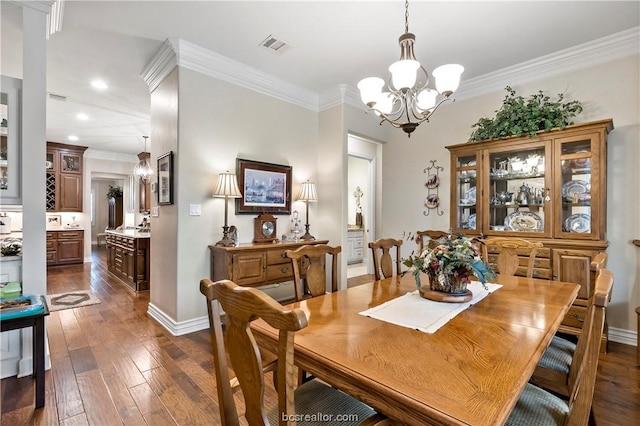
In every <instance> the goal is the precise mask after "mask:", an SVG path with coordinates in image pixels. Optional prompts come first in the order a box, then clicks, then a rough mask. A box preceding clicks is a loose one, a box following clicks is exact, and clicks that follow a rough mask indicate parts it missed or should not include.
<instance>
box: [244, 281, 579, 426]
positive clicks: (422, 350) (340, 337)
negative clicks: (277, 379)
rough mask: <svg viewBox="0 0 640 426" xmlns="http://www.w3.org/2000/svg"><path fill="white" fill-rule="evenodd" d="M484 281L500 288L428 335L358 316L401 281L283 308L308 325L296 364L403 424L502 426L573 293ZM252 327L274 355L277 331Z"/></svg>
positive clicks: (544, 285) (559, 285) (554, 285)
mask: <svg viewBox="0 0 640 426" xmlns="http://www.w3.org/2000/svg"><path fill="white" fill-rule="evenodd" d="M492 283H496V284H499V285H501V287H500V288H499V289H497V290H495V291H494V292H492V293H490V294H488V295H487V296H486V297H484V298H483V299H482V300H480V301H478V302H477V303H474V304H471V305H470V306H468V307H467V308H466V309H464V310H462V311H461V312H459V313H458V314H457V315H455V317H453V318H451V319H449V320H448V321H447V322H446V323H445V324H444V325H442V326H441V327H440V328H439V329H437V331H435V332H433V333H427V332H424V331H419V330H416V329H413V328H409V327H403V326H399V325H396V324H394V323H391V322H386V321H382V320H379V319H374V318H372V317H369V316H366V315H363V314H361V313H363V312H364V311H367V310H369V309H370V308H372V307H376V306H379V305H381V304H385V303H386V302H390V301H392V300H393V299H396V298H399V297H402V296H404V295H405V294H407V293H410V292H414V291H416V283H415V279H414V277H413V276H411V275H410V274H406V275H404V276H394V277H392V278H386V279H382V280H378V281H373V282H370V283H366V284H362V285H359V286H355V287H352V288H348V289H345V290H340V291H336V292H332V293H327V294H325V295H322V296H319V297H314V298H311V299H306V300H303V301H299V302H294V303H290V304H287V305H285V307H286V308H300V309H302V310H303V311H304V312H305V314H306V315H307V318H308V326H307V327H306V328H304V329H302V330H299V331H297V332H296V334H295V344H294V352H295V364H296V365H297V366H298V367H299V368H301V369H303V370H305V371H306V372H308V373H310V374H313V375H314V376H316V377H317V378H319V379H321V380H322V381H324V382H326V383H328V384H330V385H331V386H333V387H335V388H337V389H340V390H342V391H344V392H345V393H347V394H349V395H352V396H353V397H355V398H357V399H359V400H361V401H363V402H364V403H366V404H368V405H369V406H371V407H372V408H373V409H375V410H376V411H377V412H380V413H382V414H384V415H386V416H388V417H389V418H391V419H394V420H397V421H398V422H400V423H402V424H406V425H428V424H443V425H474V426H479V425H499V424H503V423H504V422H505V421H506V419H507V418H508V416H509V413H510V412H511V410H512V409H513V407H514V406H515V404H516V402H517V400H518V396H519V394H520V393H521V391H522V390H523V388H524V386H525V385H526V383H527V382H528V380H529V378H530V377H531V375H532V373H533V371H534V369H535V367H536V364H537V363H538V360H539V359H540V357H541V356H542V353H543V352H544V350H545V348H547V346H548V345H549V343H550V341H551V339H552V337H553V335H554V334H555V332H556V331H557V330H558V327H559V326H560V323H561V322H562V319H563V318H564V316H565V314H566V313H567V311H568V310H569V307H570V306H571V304H572V302H573V301H574V299H575V298H576V296H577V294H578V290H579V286H578V285H577V284H574V283H568V282H561V281H553V280H541V279H533V278H524V277H514V276H505V275H498V276H497V277H496V278H495V279H493V280H492ZM441 303H445V302H441ZM251 329H252V331H253V334H254V336H255V339H256V341H257V342H258V344H259V345H260V346H261V347H263V348H264V349H266V350H270V351H273V352H275V351H276V350H277V339H278V332H277V330H275V329H274V328H272V327H270V326H269V325H268V324H267V323H266V322H264V321H263V320H260V319H258V320H256V321H254V322H253V323H252V324H251Z"/></svg>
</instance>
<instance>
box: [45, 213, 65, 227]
mask: <svg viewBox="0 0 640 426" xmlns="http://www.w3.org/2000/svg"><path fill="white" fill-rule="evenodd" d="M61 226H62V216H60V215H57V214H56V215H47V228H60V227H61Z"/></svg>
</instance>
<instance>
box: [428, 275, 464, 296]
mask: <svg viewBox="0 0 640 426" xmlns="http://www.w3.org/2000/svg"><path fill="white" fill-rule="evenodd" d="M440 277H441V278H440V279H438V276H437V275H435V274H434V275H432V274H429V288H430V289H431V290H433V291H441V292H443V293H451V294H460V293H464V292H466V291H467V283H466V282H464V281H462V280H461V279H460V278H459V277H457V276H455V275H453V274H451V275H441V276H440Z"/></svg>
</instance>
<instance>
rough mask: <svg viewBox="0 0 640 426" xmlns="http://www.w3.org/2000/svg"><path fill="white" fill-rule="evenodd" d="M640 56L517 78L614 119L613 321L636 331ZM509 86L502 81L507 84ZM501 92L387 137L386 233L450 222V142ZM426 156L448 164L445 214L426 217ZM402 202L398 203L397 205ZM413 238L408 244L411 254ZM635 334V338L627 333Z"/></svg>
mask: <svg viewBox="0 0 640 426" xmlns="http://www.w3.org/2000/svg"><path fill="white" fill-rule="evenodd" d="M639 61H640V56H637V55H636V56H632V57H628V58H625V59H620V60H617V61H614V62H611V63H607V64H602V65H597V66H593V67H590V68H587V69H583V70H580V71H573V72H570V73H567V74H562V75H559V76H556V77H553V78H549V79H545V80H541V81H536V82H533V83H528V84H522V85H519V84H514V85H513V88H514V89H516V90H517V92H518V94H521V95H523V96H525V97H526V96H528V95H529V94H533V93H535V92H537V91H538V90H543V91H544V92H545V93H548V94H557V93H560V92H564V93H566V94H567V99H569V100H571V99H577V100H580V101H581V102H582V104H583V106H584V107H585V111H584V112H583V113H582V114H581V115H579V116H578V117H577V120H576V121H577V122H588V121H594V120H599V119H605V118H613V123H614V126H615V129H614V130H613V131H612V132H611V134H610V135H609V150H608V155H609V161H608V180H607V182H608V183H607V190H608V222H607V238H608V240H609V242H610V245H609V250H608V253H609V263H608V268H609V269H611V270H612V271H613V273H614V274H615V284H614V288H613V295H612V300H611V304H610V307H609V308H608V319H609V326H610V327H614V328H618V329H622V330H635V329H636V325H635V320H636V316H635V313H634V312H633V309H634V308H635V307H636V306H638V305H640V276H639V275H638V269H639V267H638V258H640V253H638V249H636V248H635V247H633V246H632V245H631V244H630V241H631V240H632V239H634V238H639V237H640V214H639V213H638V212H639V211H640V171H639V170H640V168H639V167H638V162H639V160H640V148H639V144H640V141H639V135H640V107H639V100H638V93H640V88H639V83H638V80H639V75H640V67H639ZM507 84H510V83H509V82H505V86H506V85H507ZM504 95H505V92H504V90H502V91H498V92H495V93H491V94H487V95H483V96H479V97H476V98H472V99H467V100H458V101H456V102H455V103H453V104H447V105H445V106H443V107H441V109H440V110H438V111H437V112H436V114H435V115H434V116H433V118H432V119H431V122H430V123H428V124H422V125H421V126H420V127H419V128H418V129H417V130H416V131H415V133H414V134H413V135H412V136H411V138H410V139H408V138H407V137H406V136H404V134H403V132H401V131H399V130H398V131H396V132H395V133H392V134H391V135H390V138H389V141H388V143H387V144H385V145H384V148H383V150H384V153H383V154H384V157H383V158H384V160H383V179H382V180H383V183H382V190H383V194H384V204H383V209H382V226H381V234H380V235H385V236H389V237H396V238H398V237H399V236H401V235H402V233H403V231H416V230H419V229H444V230H446V229H448V228H449V208H448V206H449V188H450V179H449V177H450V172H451V168H450V166H449V152H448V151H447V150H446V149H445V146H446V145H452V144H458V143H464V142H465V141H467V140H468V138H469V135H470V134H471V131H472V129H471V125H472V124H474V123H475V122H476V121H477V120H478V118H480V117H493V116H494V115H495V112H494V111H495V110H496V109H498V108H499V107H500V106H501V104H502V99H503V98H504ZM429 160H437V164H438V165H440V166H443V167H444V168H445V171H444V173H442V174H441V176H440V177H441V187H440V197H441V203H442V204H441V205H443V206H444V207H445V214H444V215H443V216H437V215H430V216H428V217H425V216H424V215H423V214H422V212H423V210H424V205H423V200H424V197H425V196H426V188H425V186H424V174H423V169H424V168H425V167H427V166H429ZM400 206H401V207H400ZM410 251H411V247H410V244H405V245H404V246H403V253H404V254H405V255H408V254H409V253H410ZM629 337H630V336H629Z"/></svg>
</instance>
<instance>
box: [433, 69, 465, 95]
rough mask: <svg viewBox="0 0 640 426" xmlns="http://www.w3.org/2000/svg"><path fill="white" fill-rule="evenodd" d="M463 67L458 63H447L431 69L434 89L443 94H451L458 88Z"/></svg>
mask: <svg viewBox="0 0 640 426" xmlns="http://www.w3.org/2000/svg"><path fill="white" fill-rule="evenodd" d="M463 71H464V67H463V66H462V65H458V64H447V65H442V66H439V67H438V68H436V69H434V70H433V77H434V78H435V79H436V89H437V90H438V92H440V93H442V94H443V95H444V96H451V94H452V93H453V92H455V91H456V90H458V86H459V85H460V76H461V75H462V72H463Z"/></svg>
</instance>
